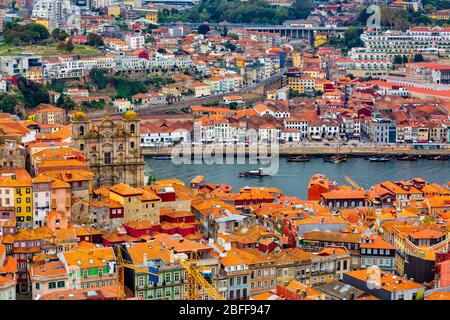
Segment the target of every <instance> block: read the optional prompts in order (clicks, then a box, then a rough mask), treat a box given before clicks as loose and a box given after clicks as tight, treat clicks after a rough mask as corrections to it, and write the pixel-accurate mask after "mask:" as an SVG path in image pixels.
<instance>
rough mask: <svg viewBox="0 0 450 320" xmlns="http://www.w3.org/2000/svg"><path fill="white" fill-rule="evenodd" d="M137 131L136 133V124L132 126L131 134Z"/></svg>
mask: <svg viewBox="0 0 450 320" xmlns="http://www.w3.org/2000/svg"><path fill="white" fill-rule="evenodd" d="M135 131H136V126H135V125H134V123H132V124H130V132H131V133H135Z"/></svg>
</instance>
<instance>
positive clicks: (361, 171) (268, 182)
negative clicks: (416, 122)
mask: <svg viewBox="0 0 450 320" xmlns="http://www.w3.org/2000/svg"><path fill="white" fill-rule="evenodd" d="M145 163H146V174H147V175H152V176H154V177H156V178H157V179H166V178H177V179H180V180H182V181H184V182H186V183H187V184H188V183H189V181H190V180H191V179H192V178H193V177H195V176H198V175H203V176H205V177H206V180H207V182H208V183H226V184H229V185H232V186H233V187H234V191H237V189H238V188H241V187H244V186H271V187H277V188H280V189H281V190H282V191H283V193H284V194H286V195H288V196H296V197H299V198H301V199H306V197H307V190H306V188H307V186H308V182H309V179H310V177H311V176H312V175H313V174H316V173H322V174H325V175H326V176H327V177H328V178H330V179H334V180H336V181H338V182H339V183H342V184H344V183H346V184H348V183H347V182H346V181H345V179H344V176H349V177H351V178H352V179H353V180H354V181H355V182H356V183H358V184H359V185H361V186H362V187H363V188H369V187H370V186H372V185H374V184H376V183H379V182H382V181H384V180H388V179H389V180H402V179H410V178H413V177H421V178H423V179H425V180H427V181H429V182H436V183H440V184H444V183H447V182H448V181H450V161H433V160H428V159H419V160H418V161H411V162H410V161H397V160H391V161H389V162H370V161H368V160H365V159H364V158H350V159H349V160H348V161H347V162H343V163H340V164H334V163H326V162H323V160H322V158H312V159H311V160H310V161H309V162H306V163H298V162H297V163H296V162H287V161H286V158H280V159H279V170H278V173H277V174H276V175H273V176H266V177H263V178H240V177H239V175H238V172H239V171H243V170H257V169H258V167H264V165H258V164H248V161H247V163H246V164H233V165H226V164H213V165H206V164H182V165H177V164H174V163H173V162H172V161H171V160H155V159H152V158H151V157H146V158H145Z"/></svg>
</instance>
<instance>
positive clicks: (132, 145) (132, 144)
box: [130, 141, 134, 149]
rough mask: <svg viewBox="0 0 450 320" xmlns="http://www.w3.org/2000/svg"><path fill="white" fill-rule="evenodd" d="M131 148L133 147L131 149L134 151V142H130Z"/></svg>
mask: <svg viewBox="0 0 450 320" xmlns="http://www.w3.org/2000/svg"><path fill="white" fill-rule="evenodd" d="M130 147H131V149H134V142H133V141H131V142H130Z"/></svg>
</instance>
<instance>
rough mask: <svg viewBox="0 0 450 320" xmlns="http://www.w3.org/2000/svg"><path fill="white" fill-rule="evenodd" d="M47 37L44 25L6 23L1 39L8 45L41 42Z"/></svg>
mask: <svg viewBox="0 0 450 320" xmlns="http://www.w3.org/2000/svg"><path fill="white" fill-rule="evenodd" d="M48 37H49V33H48V30H47V29H46V28H45V27H44V26H42V25H40V24H36V23H30V24H26V25H19V24H17V23H7V24H6V25H5V29H4V33H3V40H4V41H5V42H6V43H7V44H10V45H22V44H31V43H37V42H42V41H43V40H46V39H48Z"/></svg>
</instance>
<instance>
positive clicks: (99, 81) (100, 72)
mask: <svg viewBox="0 0 450 320" xmlns="http://www.w3.org/2000/svg"><path fill="white" fill-rule="evenodd" d="M105 73H106V70H105V69H98V68H93V69H92V70H91V72H90V73H89V77H90V78H91V79H92V81H93V82H94V84H95V85H96V86H97V88H98V89H99V90H102V89H105V88H106V86H107V85H108V79H107V78H106V76H105Z"/></svg>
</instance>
